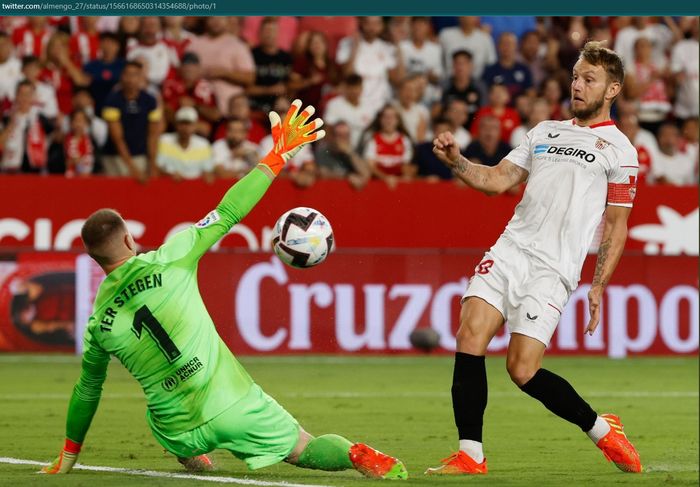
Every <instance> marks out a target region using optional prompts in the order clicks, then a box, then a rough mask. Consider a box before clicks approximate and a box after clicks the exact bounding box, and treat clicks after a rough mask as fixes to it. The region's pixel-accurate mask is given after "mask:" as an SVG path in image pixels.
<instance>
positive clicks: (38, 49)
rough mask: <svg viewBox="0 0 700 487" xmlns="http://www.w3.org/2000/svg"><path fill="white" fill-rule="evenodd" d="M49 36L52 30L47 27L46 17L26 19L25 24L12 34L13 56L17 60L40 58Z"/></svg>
mask: <svg viewBox="0 0 700 487" xmlns="http://www.w3.org/2000/svg"><path fill="white" fill-rule="evenodd" d="M51 34H53V29H52V28H51V26H50V25H49V21H48V17H27V22H26V24H25V25H23V26H21V27H18V28H16V29H15V30H14V31H13V32H12V44H14V46H15V54H16V55H17V56H18V57H19V58H23V57H25V56H34V57H36V58H40V57H42V56H43V54H44V51H45V50H46V44H48V42H49V37H51Z"/></svg>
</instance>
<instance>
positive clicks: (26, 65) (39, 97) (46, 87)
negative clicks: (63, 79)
mask: <svg viewBox="0 0 700 487" xmlns="http://www.w3.org/2000/svg"><path fill="white" fill-rule="evenodd" d="M22 75H23V76H24V79H25V80H27V81H29V82H30V83H31V84H32V86H34V90H35V95H34V96H35V98H34V103H36V105H37V106H38V107H39V111H40V112H41V114H42V115H43V116H45V117H46V118H48V119H50V120H51V121H52V122H55V121H56V118H57V117H58V101H57V100H56V90H55V89H54V87H53V86H51V85H50V84H48V83H44V82H43V81H41V80H40V79H39V76H40V75H41V63H40V62H39V59H38V58H36V57H34V56H25V57H23V58H22Z"/></svg>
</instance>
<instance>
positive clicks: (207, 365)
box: [67, 169, 270, 443]
mask: <svg viewBox="0 0 700 487" xmlns="http://www.w3.org/2000/svg"><path fill="white" fill-rule="evenodd" d="M269 185H270V178H269V177H268V176H267V175H266V174H265V173H264V172H263V171H261V170H260V169H254V170H253V171H252V172H251V173H250V174H248V175H247V176H246V177H245V178H243V179H242V180H241V181H239V182H238V183H237V184H236V185H234V186H233V187H232V188H231V189H230V190H229V191H228V192H227V193H226V195H225V196H224V198H223V199H222V201H221V203H220V204H219V205H218V206H217V208H216V209H215V210H214V211H212V212H210V213H209V214H208V215H207V216H206V217H205V218H204V219H202V220H201V221H200V222H199V223H197V224H195V225H193V226H191V227H189V228H188V229H186V230H184V231H182V232H180V233H178V234H176V235H174V236H173V237H172V238H170V239H169V240H168V241H167V242H166V243H165V244H163V245H162V246H161V247H160V248H158V249H157V250H155V251H153V252H148V253H146V254H141V255H137V256H134V257H132V258H131V259H129V260H128V261H127V262H126V263H124V264H122V265H121V266H119V267H118V268H116V269H115V270H114V271H112V272H111V273H110V274H109V275H108V276H107V278H106V279H105V280H104V282H103V283H102V284H101V286H100V288H99V290H98V293H97V297H96V299H95V305H94V309H93V314H92V316H91V317H90V320H89V323H88V326H87V330H86V334H85V346H84V354H83V367H82V373H81V377H80V379H79V380H78V383H77V384H76V386H75V389H74V392H73V397H72V398H71V403H70V406H69V412H68V421H67V422H68V425H67V437H68V438H70V439H71V440H73V441H77V442H79V443H82V441H83V439H84V437H85V434H86V433H87V429H88V427H89V424H90V421H91V420H92V416H93V415H94V412H95V409H96V408H97V403H98V402H99V398H100V393H101V390H102V383H103V382H104V379H105V377H106V369H107V364H108V362H109V360H110V356H111V355H114V356H115V357H117V359H119V361H120V362H121V363H122V364H123V365H124V367H126V368H127V369H128V370H129V372H130V373H131V374H132V375H133V376H134V377H135V378H136V380H138V381H139V383H140V384H141V387H142V388H143V391H144V393H145V394H146V398H147V401H148V414H147V416H148V419H149V422H150V424H151V427H153V428H156V429H158V430H159V431H161V432H165V433H167V434H177V433H181V432H185V431H189V430H192V429H194V428H196V427H198V426H200V425H202V424H204V423H206V422H207V421H209V420H211V419H212V418H214V417H215V416H217V415H218V414H219V413H221V412H222V411H224V410H225V409H226V408H228V407H230V406H231V405H232V404H234V403H235V402H236V401H238V400H239V399H240V398H242V397H244V396H245V395H246V393H247V392H248V390H249V389H250V386H251V385H252V383H253V381H252V379H251V378H250V376H249V375H248V373H247V372H246V371H245V369H244V368H243V367H242V366H241V364H240V363H239V362H238V361H237V360H236V358H235V357H234V356H233V354H232V353H231V352H230V351H229V349H228V348H227V347H226V345H225V344H224V343H223V341H222V340H221V338H220V337H219V335H218V333H217V332H216V328H215V326H214V323H213V322H212V319H211V317H210V316H209V313H208V312H207V309H206V307H205V306H204V302H203V301H202V297H201V296H200V294H199V289H198V285H197V265H198V263H199V259H200V258H201V257H202V255H204V253H205V252H206V251H207V250H208V249H209V248H210V247H211V246H212V245H213V244H215V243H216V242H217V241H218V240H219V239H220V238H221V237H223V236H224V235H226V234H227V233H228V232H229V230H230V229H231V227H232V226H233V225H234V224H236V223H238V222H239V221H240V220H241V219H242V218H243V217H244V216H245V215H246V214H247V213H248V212H249V211H250V210H251V209H252V208H253V207H254V206H255V204H256V203H257V202H258V201H259V199H260V198H261V197H262V195H263V194H264V193H265V191H266V190H267V188H268V187H269Z"/></svg>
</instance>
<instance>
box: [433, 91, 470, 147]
mask: <svg viewBox="0 0 700 487" xmlns="http://www.w3.org/2000/svg"><path fill="white" fill-rule="evenodd" d="M468 117H469V106H468V105H467V104H466V102H465V101H464V100H461V99H459V98H455V99H453V100H452V101H451V102H450V103H449V104H448V105H447V108H446V109H445V114H444V118H445V120H447V122H448V123H449V124H450V132H452V134H453V135H454V136H455V141H456V142H457V145H459V149H460V150H461V151H464V150H465V149H466V148H467V146H468V145H469V143H470V142H471V141H472V136H471V134H470V133H469V131H468V130H467V129H466V128H464V127H465V125H466V123H467V120H468ZM439 133H440V132H435V131H433V134H432V135H433V136H435V135H437V134H439Z"/></svg>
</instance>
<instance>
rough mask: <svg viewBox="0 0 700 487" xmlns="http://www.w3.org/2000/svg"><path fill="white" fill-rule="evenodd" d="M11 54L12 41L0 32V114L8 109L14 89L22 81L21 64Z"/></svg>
mask: <svg viewBox="0 0 700 487" xmlns="http://www.w3.org/2000/svg"><path fill="white" fill-rule="evenodd" d="M13 52H14V46H13V45H12V39H10V36H8V35H7V34H6V33H5V32H3V31H1V30H0V112H4V111H5V110H8V109H9V108H10V106H11V105H12V100H13V99H14V97H15V96H14V93H15V87H16V86H17V83H19V80H20V79H22V63H21V62H20V60H19V59H17V58H16V57H15V56H14V54H13Z"/></svg>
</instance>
